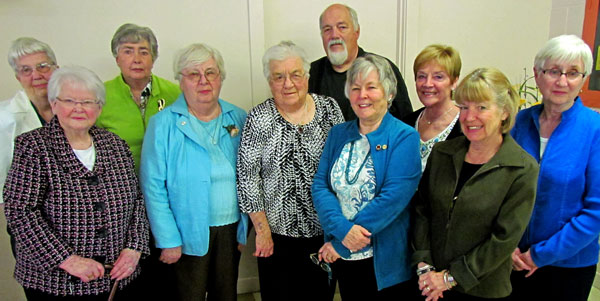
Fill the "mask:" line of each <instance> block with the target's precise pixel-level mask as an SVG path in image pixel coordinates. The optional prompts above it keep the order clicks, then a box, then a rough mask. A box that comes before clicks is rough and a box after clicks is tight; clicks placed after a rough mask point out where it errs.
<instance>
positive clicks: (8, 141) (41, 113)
mask: <svg viewBox="0 0 600 301" xmlns="http://www.w3.org/2000/svg"><path fill="white" fill-rule="evenodd" d="M8 64H9V65H10V66H11V67H12V69H13V71H14V72H15V77H16V78H17V80H18V81H19V83H20V84H21V87H22V88H23V90H20V91H18V92H17V94H15V96H14V97H13V98H11V99H8V100H4V101H0V194H1V192H2V187H3V186H4V181H5V179H6V174H7V173H8V169H9V167H10V163H11V161H12V153H13V146H14V144H13V142H14V140H15V137H17V136H18V135H20V134H22V133H25V132H28V131H31V130H33V129H37V128H39V127H41V126H42V125H44V124H46V123H47V122H49V121H50V119H52V116H53V114H52V109H51V108H50V103H49V102H48V88H47V86H48V81H49V80H50V76H51V75H52V72H53V71H54V70H56V68H58V66H57V65H56V57H55V56H54V51H52V48H50V46H48V44H46V43H44V42H41V41H38V40H36V39H34V38H27V37H23V38H18V39H16V40H15V41H13V42H12V45H11V46H10V49H9V50H8ZM0 203H2V197H1V196H0Z"/></svg>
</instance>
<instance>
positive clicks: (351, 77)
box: [344, 53, 398, 108]
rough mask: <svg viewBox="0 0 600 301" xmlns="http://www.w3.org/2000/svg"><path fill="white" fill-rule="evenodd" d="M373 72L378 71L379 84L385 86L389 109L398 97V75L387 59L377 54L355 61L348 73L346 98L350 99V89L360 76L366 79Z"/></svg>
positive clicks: (367, 55) (345, 90) (384, 90)
mask: <svg viewBox="0 0 600 301" xmlns="http://www.w3.org/2000/svg"><path fill="white" fill-rule="evenodd" d="M371 71H376V72H377V74H378V75H379V82H380V83H381V85H382V86H383V93H384V94H385V95H384V97H385V98H386V100H387V101H388V108H389V106H390V105H391V104H392V99H393V98H394V96H395V95H396V85H397V84H398V80H396V75H395V74H394V71H393V70H392V67H391V66H390V63H389V62H388V61H387V59H385V58H384V57H382V56H379V55H376V54H371V53H369V54H366V55H365V56H363V57H359V58H357V59H356V60H354V62H353V63H352V66H350V69H348V72H347V73H346V87H345V89H344V92H345V94H346V97H347V98H350V97H349V95H350V89H351V88H352V85H353V84H354V82H355V81H356V80H357V79H358V77H359V76H360V77H361V78H363V79H364V78H366V77H367V76H369V73H371Z"/></svg>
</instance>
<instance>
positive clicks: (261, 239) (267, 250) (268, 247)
mask: <svg viewBox="0 0 600 301" xmlns="http://www.w3.org/2000/svg"><path fill="white" fill-rule="evenodd" d="M248 215H249V216H250V219H251V220H252V224H253V225H254V230H255V231H256V251H254V253H253V254H252V255H254V256H255V257H269V256H271V255H273V238H272V237H271V227H269V222H268V221H267V215H266V214H265V212H264V211H259V212H251V213H249V214H248Z"/></svg>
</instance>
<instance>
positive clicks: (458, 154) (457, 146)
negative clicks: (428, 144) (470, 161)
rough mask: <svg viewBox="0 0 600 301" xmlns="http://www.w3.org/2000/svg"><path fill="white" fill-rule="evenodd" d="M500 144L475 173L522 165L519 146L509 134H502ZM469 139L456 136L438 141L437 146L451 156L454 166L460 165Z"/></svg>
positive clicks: (467, 147) (440, 150)
mask: <svg viewBox="0 0 600 301" xmlns="http://www.w3.org/2000/svg"><path fill="white" fill-rule="evenodd" d="M502 137H503V139H502V145H501V146H500V149H498V152H497V153H496V154H495V155H494V156H493V157H492V159H490V161H488V162H487V163H485V164H484V165H483V166H482V167H481V168H480V170H479V171H478V172H477V173H481V172H485V171H487V170H490V169H493V168H496V167H500V166H514V167H524V166H525V164H524V161H523V158H522V156H521V155H520V152H518V150H519V148H520V146H519V145H518V144H517V142H516V141H515V140H514V139H513V138H512V136H511V135H510V134H503V135H502ZM469 143H470V142H469V140H468V139H467V138H466V137H464V136H461V137H456V138H454V139H451V140H448V141H446V142H443V143H440V144H439V145H438V146H437V147H438V150H439V152H441V153H443V154H446V155H448V156H451V157H452V161H453V162H454V166H462V162H464V160H465V156H466V154H467V150H468V149H469Z"/></svg>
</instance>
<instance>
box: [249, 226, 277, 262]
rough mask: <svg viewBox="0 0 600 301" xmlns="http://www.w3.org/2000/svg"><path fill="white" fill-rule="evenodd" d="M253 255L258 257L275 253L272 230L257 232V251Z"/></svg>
mask: <svg viewBox="0 0 600 301" xmlns="http://www.w3.org/2000/svg"><path fill="white" fill-rule="evenodd" d="M252 255H254V256H256V257H269V256H271V255H273V238H271V231H270V230H269V232H268V233H264V232H263V233H258V232H257V233H256V251H255V252H254V254H252Z"/></svg>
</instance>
